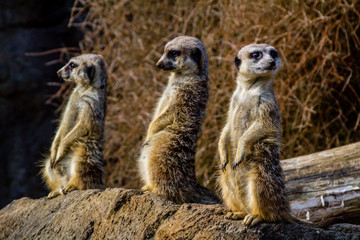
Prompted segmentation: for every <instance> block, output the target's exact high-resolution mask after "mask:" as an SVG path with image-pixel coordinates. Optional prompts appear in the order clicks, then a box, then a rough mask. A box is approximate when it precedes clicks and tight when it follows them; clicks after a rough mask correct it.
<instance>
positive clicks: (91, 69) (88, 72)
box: [84, 65, 95, 82]
mask: <svg viewBox="0 0 360 240" xmlns="http://www.w3.org/2000/svg"><path fill="white" fill-rule="evenodd" d="M84 74H85V76H86V77H87V78H88V79H89V80H90V82H92V81H93V80H94V77H95V66H94V65H90V66H86V67H85V69H84Z"/></svg>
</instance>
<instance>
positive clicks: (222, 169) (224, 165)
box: [221, 161, 229, 172]
mask: <svg viewBox="0 0 360 240" xmlns="http://www.w3.org/2000/svg"><path fill="white" fill-rule="evenodd" d="M228 163H229V162H228V161H225V162H224V163H222V164H221V171H223V172H225V170H226V165H227V164H228Z"/></svg>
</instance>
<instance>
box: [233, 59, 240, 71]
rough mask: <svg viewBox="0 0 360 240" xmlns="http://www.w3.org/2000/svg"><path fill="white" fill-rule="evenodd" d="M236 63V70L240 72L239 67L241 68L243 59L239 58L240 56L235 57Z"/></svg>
mask: <svg viewBox="0 0 360 240" xmlns="http://www.w3.org/2000/svg"><path fill="white" fill-rule="evenodd" d="M234 63H235V66H236V69H237V70H239V67H240V64H241V59H240V58H238V56H236V57H235V59H234Z"/></svg>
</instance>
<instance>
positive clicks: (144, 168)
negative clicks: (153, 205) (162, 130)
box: [138, 143, 152, 185]
mask: <svg viewBox="0 0 360 240" xmlns="http://www.w3.org/2000/svg"><path fill="white" fill-rule="evenodd" d="M151 148H152V146H151V143H147V144H146V145H145V146H143V148H142V150H141V155H140V157H139V160H138V162H139V172H140V176H141V178H142V180H143V181H144V182H145V184H146V185H148V184H149V183H150V174H149V157H150V151H151Z"/></svg>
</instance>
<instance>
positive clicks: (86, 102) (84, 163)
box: [42, 54, 107, 198]
mask: <svg viewBox="0 0 360 240" xmlns="http://www.w3.org/2000/svg"><path fill="white" fill-rule="evenodd" d="M58 75H59V77H61V78H63V79H64V80H65V81H70V82H75V83H76V87H75V88H74V90H73V92H72V93H71V95H70V97H69V100H68V102H67V105H66V107H65V109H64V111H63V113H62V117H61V120H60V124H59V127H58V130H57V132H56V135H55V138H54V140H53V143H52V146H51V149H50V156H49V157H48V158H47V159H45V161H44V163H43V168H42V176H43V179H44V180H45V182H46V184H47V186H48V187H49V189H50V190H51V192H50V193H49V195H48V198H53V197H56V196H57V195H59V194H66V193H68V192H70V191H73V190H76V189H79V190H83V189H89V188H104V167H103V153H102V150H103V143H104V121H105V111H106V86H107V72H106V65H105V61H104V59H103V58H102V56H100V55H95V54H83V55H80V56H78V57H74V58H72V59H71V60H70V62H69V63H68V64H66V65H65V66H64V67H63V68H61V69H60V70H59V71H58Z"/></svg>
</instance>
